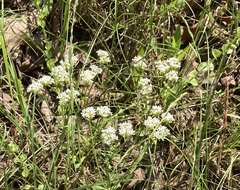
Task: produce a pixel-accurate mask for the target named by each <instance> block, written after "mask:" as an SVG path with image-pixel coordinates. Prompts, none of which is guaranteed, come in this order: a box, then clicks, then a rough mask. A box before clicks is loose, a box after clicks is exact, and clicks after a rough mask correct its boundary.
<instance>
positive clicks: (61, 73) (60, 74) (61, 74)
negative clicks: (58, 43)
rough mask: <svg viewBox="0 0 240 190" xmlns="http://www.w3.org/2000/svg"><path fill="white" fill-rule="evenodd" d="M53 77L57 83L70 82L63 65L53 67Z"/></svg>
mask: <svg viewBox="0 0 240 190" xmlns="http://www.w3.org/2000/svg"><path fill="white" fill-rule="evenodd" d="M51 75H52V77H53V78H54V80H55V81H56V82H57V83H62V82H69V80H70V78H69V73H68V72H67V71H66V69H65V68H64V67H63V66H62V65H58V66H56V67H53V69H52V72H51Z"/></svg>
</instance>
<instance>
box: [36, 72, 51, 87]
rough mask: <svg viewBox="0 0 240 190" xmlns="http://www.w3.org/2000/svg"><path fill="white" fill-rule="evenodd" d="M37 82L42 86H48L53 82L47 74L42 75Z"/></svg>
mask: <svg viewBox="0 0 240 190" xmlns="http://www.w3.org/2000/svg"><path fill="white" fill-rule="evenodd" d="M38 82H39V83H41V84H42V85H43V86H48V85H50V84H53V83H54V80H53V78H52V77H50V76H48V75H43V76H42V77H41V78H40V79H38Z"/></svg>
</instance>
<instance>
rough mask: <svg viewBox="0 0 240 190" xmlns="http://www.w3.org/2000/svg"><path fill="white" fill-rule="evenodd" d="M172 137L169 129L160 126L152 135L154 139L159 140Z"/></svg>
mask: <svg viewBox="0 0 240 190" xmlns="http://www.w3.org/2000/svg"><path fill="white" fill-rule="evenodd" d="M168 135H170V131H169V129H168V128H167V127H165V126H162V125H160V126H159V127H158V128H157V129H156V130H155V131H153V133H152V137H153V138H154V139H157V140H162V141H163V140H165V139H166V137H167V136H168Z"/></svg>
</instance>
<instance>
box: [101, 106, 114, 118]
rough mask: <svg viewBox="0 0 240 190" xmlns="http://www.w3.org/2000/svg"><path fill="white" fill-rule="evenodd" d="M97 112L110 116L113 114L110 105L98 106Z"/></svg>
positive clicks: (103, 115)
mask: <svg viewBox="0 0 240 190" xmlns="http://www.w3.org/2000/svg"><path fill="white" fill-rule="evenodd" d="M97 113H98V114H99V115H100V116H102V117H108V116H111V115H112V112H111V109H110V108H109V107H108V106H99V107H97Z"/></svg>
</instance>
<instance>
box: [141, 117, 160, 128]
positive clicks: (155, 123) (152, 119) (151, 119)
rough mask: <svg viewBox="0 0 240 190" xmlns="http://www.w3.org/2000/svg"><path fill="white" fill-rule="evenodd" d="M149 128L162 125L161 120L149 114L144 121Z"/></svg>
mask: <svg viewBox="0 0 240 190" xmlns="http://www.w3.org/2000/svg"><path fill="white" fill-rule="evenodd" d="M143 124H144V125H145V126H146V127H147V128H149V129H154V128H155V127H158V126H160V124H161V122H160V120H159V119H158V118H156V117H151V116H148V118H147V119H146V120H145V121H144V123H143Z"/></svg>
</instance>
